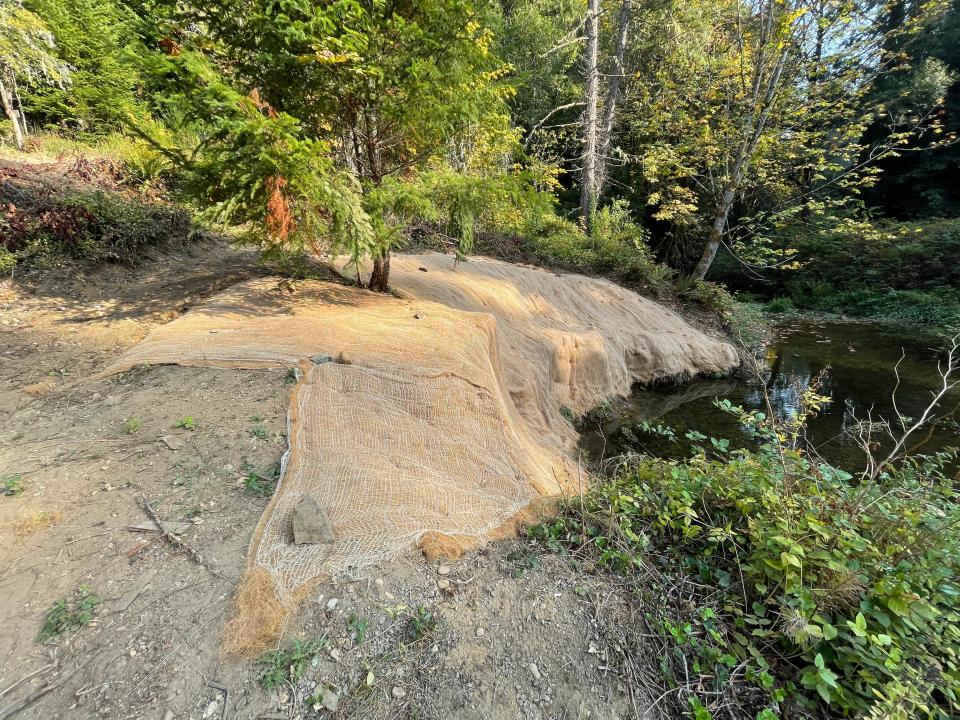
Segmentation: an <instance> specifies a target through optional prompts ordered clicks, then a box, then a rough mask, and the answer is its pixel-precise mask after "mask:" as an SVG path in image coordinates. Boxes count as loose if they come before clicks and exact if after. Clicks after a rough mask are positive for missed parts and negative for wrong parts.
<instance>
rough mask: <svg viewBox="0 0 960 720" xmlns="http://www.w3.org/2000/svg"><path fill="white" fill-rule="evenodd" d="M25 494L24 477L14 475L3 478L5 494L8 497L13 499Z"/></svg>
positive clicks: (17, 474) (18, 474)
mask: <svg viewBox="0 0 960 720" xmlns="http://www.w3.org/2000/svg"><path fill="white" fill-rule="evenodd" d="M21 493H23V475H22V474H20V473H13V474H12V475H4V476H3V494H4V495H7V496H8V497H13V496H15V495H20V494H21Z"/></svg>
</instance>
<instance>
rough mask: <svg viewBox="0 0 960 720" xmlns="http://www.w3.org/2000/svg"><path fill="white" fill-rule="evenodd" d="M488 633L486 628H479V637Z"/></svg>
mask: <svg viewBox="0 0 960 720" xmlns="http://www.w3.org/2000/svg"><path fill="white" fill-rule="evenodd" d="M486 634H487V631H486V630H484V629H483V628H477V637H483V636H484V635H486Z"/></svg>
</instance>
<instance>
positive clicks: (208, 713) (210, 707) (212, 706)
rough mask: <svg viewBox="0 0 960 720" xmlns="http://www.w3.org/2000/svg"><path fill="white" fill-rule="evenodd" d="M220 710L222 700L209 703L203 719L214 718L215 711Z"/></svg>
mask: <svg viewBox="0 0 960 720" xmlns="http://www.w3.org/2000/svg"><path fill="white" fill-rule="evenodd" d="M219 710H220V701H219V700H214V701H213V702H211V703H210V704H209V705H207V707H206V709H205V710H204V711H203V720H208V718H212V717H213V715H214V713H216V712H218V711H219Z"/></svg>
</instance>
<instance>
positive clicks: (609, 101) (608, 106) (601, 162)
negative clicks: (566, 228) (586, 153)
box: [596, 0, 631, 199]
mask: <svg viewBox="0 0 960 720" xmlns="http://www.w3.org/2000/svg"><path fill="white" fill-rule="evenodd" d="M630 12H631V7H630V0H623V4H622V5H621V6H620V21H619V24H618V25H617V40H616V44H615V45H614V50H613V67H612V68H611V73H610V81H609V83H608V84H607V98H606V101H605V102H604V105H603V120H602V121H601V122H600V150H599V152H598V153H597V171H596V172H597V180H596V183H597V198H598V199H599V198H600V197H602V196H603V190H604V186H605V185H606V184H607V161H608V159H609V155H610V146H611V144H612V143H613V122H614V113H615V111H616V107H617V100H619V99H620V85H621V83H622V81H623V56H624V54H625V53H626V51H627V31H628V30H629V28H630Z"/></svg>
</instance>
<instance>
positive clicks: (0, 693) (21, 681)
mask: <svg viewBox="0 0 960 720" xmlns="http://www.w3.org/2000/svg"><path fill="white" fill-rule="evenodd" d="M56 666H57V664H56V663H50V664H49V665H44V666H43V667H41V668H37V669H36V670H34V671H33V672H32V673H29V674H27V675H24V676H23V677H22V678H20V679H19V680H17V681H16V682H15V683H13V685H8V686H7V687H6V688H5V689H3V690H0V698H2V697H3V696H4V695H6V694H8V693H10V692H12V691H13V690H16V689H17V688H18V687H20V686H21V685H23V684H24V683H25V682H27V680H31V679H32V678H35V677H36V676H37V675H42V674H43V673H45V672H49V671H50V670H53V669H54V668H55V667H56Z"/></svg>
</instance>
